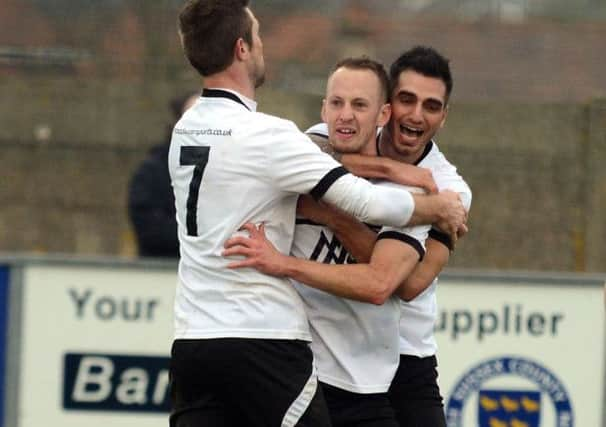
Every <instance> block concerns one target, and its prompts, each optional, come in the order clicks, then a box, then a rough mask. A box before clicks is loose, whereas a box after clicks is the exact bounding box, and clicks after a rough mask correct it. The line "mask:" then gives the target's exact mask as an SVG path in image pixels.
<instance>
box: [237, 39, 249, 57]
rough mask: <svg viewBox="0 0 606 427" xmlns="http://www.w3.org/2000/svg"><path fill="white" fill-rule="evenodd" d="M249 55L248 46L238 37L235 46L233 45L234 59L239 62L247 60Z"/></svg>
mask: <svg viewBox="0 0 606 427" xmlns="http://www.w3.org/2000/svg"><path fill="white" fill-rule="evenodd" d="M249 55H250V46H249V45H248V43H246V42H245V41H244V39H243V38H242V37H240V38H239V39H238V40H236V44H235V45H234V58H235V59H237V60H239V61H244V60H246V59H248V56H249Z"/></svg>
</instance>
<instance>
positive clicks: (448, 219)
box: [262, 122, 465, 234]
mask: <svg viewBox="0 0 606 427" xmlns="http://www.w3.org/2000/svg"><path fill="white" fill-rule="evenodd" d="M265 138H266V141H267V143H266V144H265V152H264V153H263V157H262V158H263V159H264V163H265V164H266V165H265V173H267V178H268V179H269V180H271V182H272V183H274V184H275V185H276V187H277V188H278V189H280V190H281V191H288V192H291V193H299V194H306V193H309V194H311V195H312V197H314V198H315V199H316V200H319V199H322V200H324V201H327V202H329V203H332V204H333V205H336V206H338V207H339V208H341V209H343V210H344V211H346V212H348V213H350V214H352V215H353V216H355V217H356V218H358V219H360V220H362V221H364V222H368V223H372V224H384V225H389V226H393V227H398V228H400V227H403V226H405V225H407V224H408V225H416V224H432V223H441V226H440V227H441V228H442V229H443V230H444V231H447V232H449V233H455V234H456V231H457V230H458V229H459V227H461V225H462V224H463V223H464V221H465V212H464V210H463V206H462V204H461V202H460V200H459V199H458V196H457V195H456V194H454V193H452V194H450V195H449V194H443V193H440V194H437V195H430V196H418V195H415V196H413V195H411V194H410V193H409V192H408V191H405V190H403V189H401V188H390V187H380V186H375V185H372V184H371V183H369V182H368V181H366V180H364V179H362V178H358V177H356V176H354V175H352V174H350V173H348V172H347V170H346V169H345V168H343V167H342V166H341V165H340V164H339V163H337V162H336V161H335V160H334V159H332V158H331V157H330V156H328V155H327V154H326V153H322V152H321V151H320V149H318V147H317V146H315V145H314V144H313V143H312V142H311V141H310V140H309V138H307V137H306V136H305V135H303V134H302V133H300V132H298V130H297V129H296V127H295V126H294V125H288V124H287V123H285V122H281V125H280V126H277V127H275V128H274V129H272V132H271V134H270V135H267V136H265ZM273 141H275V144H274V143H272V142H273ZM312 183H313V184H312Z"/></svg>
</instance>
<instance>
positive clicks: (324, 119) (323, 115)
mask: <svg viewBox="0 0 606 427" xmlns="http://www.w3.org/2000/svg"><path fill="white" fill-rule="evenodd" d="M320 117H321V118H322V121H323V122H324V123H327V121H326V98H324V99H323V100H322V110H320Z"/></svg>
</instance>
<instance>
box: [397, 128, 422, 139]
mask: <svg viewBox="0 0 606 427" xmlns="http://www.w3.org/2000/svg"><path fill="white" fill-rule="evenodd" d="M400 133H402V134H404V135H406V136H409V137H411V138H419V137H420V136H422V135H423V133H424V131H423V129H417V128H413V127H410V126H406V125H400Z"/></svg>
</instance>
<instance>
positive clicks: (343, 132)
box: [337, 128, 357, 137]
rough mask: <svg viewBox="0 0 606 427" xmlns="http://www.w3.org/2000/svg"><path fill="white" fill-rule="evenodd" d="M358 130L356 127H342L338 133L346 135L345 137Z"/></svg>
mask: <svg viewBox="0 0 606 427" xmlns="http://www.w3.org/2000/svg"><path fill="white" fill-rule="evenodd" d="M356 133H357V132H356V131H355V130H354V129H349V128H340V129H337V134H339V135H341V136H344V137H350V136H352V135H355V134H356Z"/></svg>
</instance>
